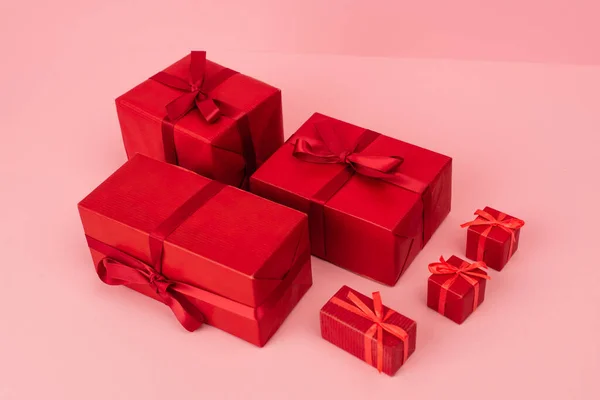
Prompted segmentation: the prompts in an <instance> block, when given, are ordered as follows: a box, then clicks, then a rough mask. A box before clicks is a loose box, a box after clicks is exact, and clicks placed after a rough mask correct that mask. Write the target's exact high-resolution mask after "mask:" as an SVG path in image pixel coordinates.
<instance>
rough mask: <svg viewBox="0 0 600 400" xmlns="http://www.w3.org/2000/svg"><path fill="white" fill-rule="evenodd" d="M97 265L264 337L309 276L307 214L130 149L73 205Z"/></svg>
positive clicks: (192, 317)
mask: <svg viewBox="0 0 600 400" xmlns="http://www.w3.org/2000/svg"><path fill="white" fill-rule="evenodd" d="M79 213H80V216H81V220H82V223H83V228H84V231H85V234H86V238H87V242H88V245H89V247H90V250H91V253H92V258H93V261H94V265H95V267H96V271H97V273H98V275H99V277H100V278H101V280H102V281H103V282H105V283H107V284H110V285H125V286H128V287H130V288H132V289H134V290H136V291H138V292H140V293H143V294H145V295H147V296H150V297H152V298H154V299H156V300H158V301H161V302H163V303H165V304H166V305H168V306H169V307H170V308H171V309H172V310H173V313H174V314H175V316H176V317H177V318H178V320H179V321H180V322H181V324H182V325H183V326H184V327H185V328H186V329H188V330H190V331H192V330H195V329H196V328H198V327H199V326H200V325H201V323H202V322H206V323H208V324H210V325H213V326H215V327H217V328H219V329H222V330H224V331H226V332H229V333H231V334H233V335H236V336H238V337H240V338H242V339H245V340H247V341H248V342H250V343H254V344H256V345H258V346H262V345H264V344H265V343H266V342H267V340H268V339H269V338H270V337H271V335H272V334H273V333H274V332H275V331H276V330H277V328H278V327H279V326H280V325H281V323H282V322H283V320H284V319H285V318H286V316H287V315H288V314H289V313H290V312H291V310H292V309H293V307H294V306H295V305H296V304H297V303H298V301H299V300H300V298H301V297H302V296H303V295H304V293H305V292H306V291H307V290H308V288H309V287H310V286H311V284H312V279H311V269H310V249H309V239H308V222H307V217H306V216H305V215H303V214H302V213H299V212H298V211H296V210H292V209H289V208H286V207H283V206H281V205H279V204H276V203H273V202H270V201H268V200H265V199H262V198H260V197H257V196H255V195H253V194H251V193H247V192H244V191H241V190H239V189H236V188H234V187H232V186H226V185H224V184H222V183H219V182H217V181H211V180H210V179H207V178H205V177H202V176H200V175H197V174H195V173H193V172H191V171H188V170H185V169H183V168H180V167H177V166H173V165H170V164H166V163H162V162H159V161H156V160H153V159H150V158H148V157H145V156H142V155H137V156H135V157H133V158H132V159H131V160H129V161H128V162H127V163H125V164H124V165H123V166H122V167H121V168H120V169H118V170H117V171H116V172H115V173H114V174H113V175H111V176H110V177H109V178H108V179H107V180H106V181H105V182H103V183H102V184H101V185H100V186H98V188H96V189H95V190H94V191H93V192H92V193H91V194H89V195H88V196H87V197H86V198H85V199H84V200H82V201H81V202H80V203H79Z"/></svg>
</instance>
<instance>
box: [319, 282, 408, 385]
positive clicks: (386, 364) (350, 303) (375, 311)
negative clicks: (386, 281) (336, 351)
mask: <svg viewBox="0 0 600 400" xmlns="http://www.w3.org/2000/svg"><path fill="white" fill-rule="evenodd" d="M320 319H321V335H322V336H323V338H324V339H326V340H328V341H329V342H331V343H333V344H335V345H336V346H338V347H340V348H342V349H343V350H346V351H347V352H348V353H350V354H353V355H355V356H356V357H358V358H360V359H362V360H365V361H366V362H367V363H368V364H370V365H372V366H374V367H376V368H377V369H378V370H379V372H384V373H386V374H388V375H390V376H392V375H394V374H395V373H396V371H398V369H399V368H400V367H401V366H402V365H404V363H405V362H406V360H407V358H408V357H409V356H410V355H411V354H412V353H414V351H415V346H416V341H417V323H416V322H415V321H413V320H412V319H409V318H407V317H405V316H404V315H402V314H399V313H397V312H395V311H394V310H391V309H389V308H387V307H386V306H384V305H383V304H382V302H381V296H380V294H379V292H375V293H373V299H370V298H368V297H367V296H364V295H362V294H360V293H359V292H357V291H355V290H353V289H350V288H349V287H347V286H343V287H342V288H341V289H340V290H339V291H338V292H337V293H336V294H335V295H334V296H333V297H332V298H331V299H330V300H329V301H328V302H327V303H326V304H325V305H324V306H323V308H321V313H320Z"/></svg>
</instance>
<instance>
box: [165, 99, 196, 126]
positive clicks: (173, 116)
mask: <svg viewBox="0 0 600 400" xmlns="http://www.w3.org/2000/svg"><path fill="white" fill-rule="evenodd" d="M197 94H198V93H197V92H189V93H184V94H182V95H181V96H179V97H178V98H176V99H175V100H173V101H172V102H170V103H169V104H167V106H166V109H167V115H168V116H169V119H170V120H171V122H176V121H178V120H179V119H181V118H182V117H183V116H184V115H185V114H187V113H188V112H190V110H192V109H193V108H194V106H195V105H196V96H197Z"/></svg>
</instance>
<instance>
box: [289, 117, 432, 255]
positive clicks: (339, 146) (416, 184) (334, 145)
mask: <svg viewBox="0 0 600 400" xmlns="http://www.w3.org/2000/svg"><path fill="white" fill-rule="evenodd" d="M335 124H336V123H335V122H333V121H322V122H319V123H316V124H314V128H315V132H316V133H317V136H318V137H319V138H317V139H315V138H307V137H300V138H297V139H296V142H295V143H294V152H293V154H294V156H295V157H296V158H298V159H299V160H302V161H305V162H311V163H317V164H344V165H347V168H345V169H343V170H341V171H340V172H339V173H338V174H337V175H336V176H334V177H333V178H332V179H331V180H330V181H329V182H328V183H327V184H326V185H325V186H323V187H322V188H321V189H320V190H319V191H318V192H317V193H316V194H315V195H314V197H313V198H312V199H311V201H310V206H309V213H308V218H309V226H310V229H311V245H312V251H313V254H314V255H316V256H317V257H321V258H326V248H327V246H326V243H325V204H326V203H327V202H328V201H329V200H330V199H331V198H332V197H333V196H334V195H335V194H336V193H337V192H338V190H340V189H341V188H342V187H344V185H345V184H346V183H347V182H348V181H349V180H350V178H352V176H353V175H354V174H355V173H357V174H360V175H363V176H366V177H369V178H375V179H381V180H384V181H386V182H388V183H391V184H393V185H396V186H399V187H401V188H403V189H406V190H409V191H411V192H414V193H423V192H424V191H425V189H427V185H426V184H425V183H423V182H421V181H419V180H417V179H414V178H411V177H409V176H407V175H404V174H401V173H399V172H396V171H395V169H396V168H398V167H399V166H400V165H402V162H403V161H404V160H403V158H402V157H398V156H368V155H363V154H360V153H361V152H362V151H363V150H364V149H366V148H367V147H368V146H369V145H370V144H371V143H373V141H375V140H376V139H377V137H379V136H380V134H379V133H377V132H373V131H371V130H365V131H364V132H363V133H362V134H361V135H360V136H359V138H358V139H357V140H356V142H355V143H354V144H353V145H352V146H351V147H350V148H347V147H345V146H344V145H343V143H342V141H341V140H340V135H339V133H338V132H337V131H336V127H335ZM413 240H414V238H413ZM411 246H412V244H411ZM407 259H408V258H407ZM405 263H406V260H405Z"/></svg>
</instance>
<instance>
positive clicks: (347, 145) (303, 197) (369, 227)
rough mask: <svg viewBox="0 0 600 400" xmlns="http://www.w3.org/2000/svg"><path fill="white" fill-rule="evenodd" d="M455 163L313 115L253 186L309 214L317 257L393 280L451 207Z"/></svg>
mask: <svg viewBox="0 0 600 400" xmlns="http://www.w3.org/2000/svg"><path fill="white" fill-rule="evenodd" d="M451 161H452V160H451V159H450V158H449V157H446V156H444V155H441V154H438V153H434V152H432V151H429V150H426V149H423V148H420V147H417V146H414V145H411V144H409V143H405V142H402V141H400V140H396V139H392V138H390V137H387V136H384V135H381V134H379V133H376V132H373V131H370V130H366V129H363V128H360V127H358V126H355V125H351V124H348V123H345V122H342V121H339V120H336V119H333V118H330V117H327V116H325V115H321V114H314V115H313V116H312V117H310V118H309V120H308V121H306V122H305V123H304V124H303V125H302V126H301V127H300V129H298V131H297V132H296V133H295V134H294V135H293V136H292V137H291V138H290V139H289V140H288V141H287V142H286V144H284V145H283V146H282V147H281V148H280V149H279V150H277V151H276V152H275V154H274V155H273V156H272V157H271V158H270V159H269V160H267V161H266V162H265V163H264V164H263V166H262V167H261V168H259V169H258V171H257V172H256V173H255V174H254V175H253V176H252V178H251V179H250V190H251V191H252V192H253V193H256V194H258V195H260V196H263V197H266V198H268V199H271V200H274V201H276V202H278V203H281V204H285V205H287V206H289V207H292V208H295V209H297V210H300V211H303V212H305V213H307V214H308V217H309V228H310V239H311V249H312V253H313V255H315V256H317V257H320V258H323V259H325V260H327V261H329V262H331V263H333V264H335V265H338V266H340V267H343V268H346V269H349V270H351V271H354V272H356V273H358V274H361V275H363V276H366V277H369V278H371V279H374V280H376V281H379V282H382V283H385V284H388V285H393V284H395V283H396V281H397V280H398V278H399V277H400V275H401V274H402V273H403V272H404V271H405V270H406V268H407V267H408V265H410V263H411V262H412V260H413V259H414V258H415V256H416V255H417V254H418V253H419V251H420V250H421V248H422V247H423V245H424V244H425V243H427V241H428V240H429V238H430V237H431V235H432V234H433V233H434V232H435V230H436V229H437V228H438V226H439V225H440V224H441V222H442V220H443V219H444V218H445V217H446V215H447V214H448V213H449V211H450V198H451V193H450V192H451V176H452V162H451Z"/></svg>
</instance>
